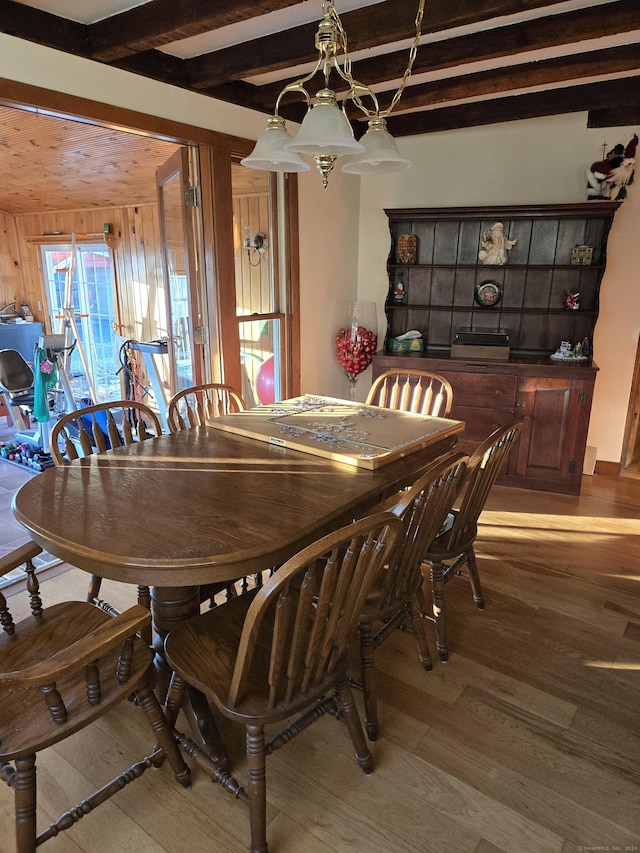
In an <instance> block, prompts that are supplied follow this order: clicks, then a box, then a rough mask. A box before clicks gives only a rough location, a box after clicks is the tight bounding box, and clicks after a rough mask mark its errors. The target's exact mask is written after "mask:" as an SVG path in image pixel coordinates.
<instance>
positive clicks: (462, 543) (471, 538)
mask: <svg viewBox="0 0 640 853" xmlns="http://www.w3.org/2000/svg"><path fill="white" fill-rule="evenodd" d="M451 514H452V515H453V516H454V517H455V511H454V512H453V513H451ZM477 536H478V525H477V524H473V525H472V526H471V527H470V528H469V531H468V535H467V536H466V537H465V538H464V539H457V540H456V542H455V545H452V544H451V533H450V529H447V530H446V531H445V532H444V533H440V534H438V536H436V538H435V539H434V540H433V542H432V543H431V545H430V546H429V551H428V553H427V554H426V556H425V560H427V561H429V560H441V561H442V562H444V563H446V562H447V561H448V560H455V559H456V557H459V556H460V554H464V552H465V551H467V550H468V549H469V548H471V546H472V545H473V543H474V542H475V540H476V538H477Z"/></svg>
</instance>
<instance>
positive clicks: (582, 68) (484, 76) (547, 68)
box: [347, 44, 640, 119]
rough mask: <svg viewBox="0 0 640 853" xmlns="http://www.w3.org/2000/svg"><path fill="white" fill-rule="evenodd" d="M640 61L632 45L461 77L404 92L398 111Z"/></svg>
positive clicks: (621, 68)
mask: <svg viewBox="0 0 640 853" xmlns="http://www.w3.org/2000/svg"><path fill="white" fill-rule="evenodd" d="M639 60H640V47H639V46H638V45H637V44H631V45H623V46H622V47H609V48H604V49H603V50H591V51H588V52H587V53H580V54H575V55H573V56H562V57H558V58H556V59H545V60H540V61H539V62H527V63H525V64H523V65H511V66H509V67H507V68H496V69H493V70H491V71H483V72H480V73H478V74H463V75H461V76H459V77H447V78H445V79H443V80H434V81H431V82H427V83H417V84H416V85H415V86H408V87H407V88H406V89H405V91H404V94H403V96H402V99H401V101H400V104H399V107H398V109H401V110H413V109H417V108H420V107H426V106H433V105H437V104H446V103H447V102H450V101H458V100H464V99H469V98H475V97H479V96H483V95H495V94H498V93H501V92H508V91H512V90H514V89H528V88H532V87H534V86H548V85H551V84H553V83H561V82H564V81H567V80H571V81H573V82H575V81H576V80H580V79H581V78H588V77H597V76H610V75H612V74H619V73H622V72H625V71H634V70H637V69H639V68H640V62H639ZM393 94H394V91H393V90H392V91H389V92H379V93H378V99H379V101H380V105H381V107H383V108H384V105H386V104H389V103H391V99H392V97H393ZM347 115H348V116H349V118H352V119H356V118H361V117H362V112H361V111H360V110H359V109H358V108H357V107H356V106H355V104H354V105H352V106H351V107H350V108H348V109H347Z"/></svg>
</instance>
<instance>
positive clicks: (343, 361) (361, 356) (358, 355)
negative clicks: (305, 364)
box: [334, 300, 378, 401]
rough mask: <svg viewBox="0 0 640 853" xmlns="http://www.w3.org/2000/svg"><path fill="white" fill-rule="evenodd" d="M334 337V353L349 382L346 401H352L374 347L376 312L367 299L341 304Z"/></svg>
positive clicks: (376, 329) (369, 362)
mask: <svg viewBox="0 0 640 853" xmlns="http://www.w3.org/2000/svg"><path fill="white" fill-rule="evenodd" d="M338 323H339V325H338V330H337V332H336V334H335V348H334V351H335V354H336V358H337V359H338V364H339V365H340V367H341V368H342V370H343V371H344V372H345V375H346V377H347V379H348V381H349V398H350V399H351V400H354V401H355V398H356V382H357V381H358V377H359V376H360V374H361V373H363V372H364V371H365V370H366V369H367V367H369V365H370V364H371V362H372V361H373V356H374V355H375V352H376V348H377V345H378V310H377V307H376V303H375V302H373V301H369V300H355V301H352V302H345V303H343V304H342V305H341V306H340V319H339V321H338Z"/></svg>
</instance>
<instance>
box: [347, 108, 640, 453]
mask: <svg viewBox="0 0 640 853" xmlns="http://www.w3.org/2000/svg"><path fill="white" fill-rule="evenodd" d="M586 125H587V115H586V113H575V114H571V115H565V116H556V117H551V118H545V119H532V120H528V121H516V122H507V123H504V124H501V125H492V126H487V127H478V128H469V129H467V130H458V131H448V132H444V133H434V134H429V135H425V136H422V137H410V138H406V139H400V140H399V147H400V150H401V153H402V154H403V155H404V156H406V157H407V158H408V159H409V160H411V161H412V164H413V165H412V167H411V168H410V169H408V170H407V171H405V172H400V173H396V174H391V175H384V176H379V177H377V178H371V177H367V178H363V179H362V186H361V202H360V239H359V246H360V263H359V270H358V293H359V296H360V298H365V297H366V296H368V297H369V298H374V299H376V301H377V302H378V305H379V317H380V323H381V322H382V319H383V315H382V306H383V305H384V300H385V296H386V292H387V277H386V273H385V265H386V261H387V255H388V252H389V247H390V238H389V231H388V227H387V221H386V217H385V215H384V209H385V208H402V207H456V206H465V207H472V206H474V205H493V204H496V205H499V204H552V203H556V204H558V203H565V202H566V203H569V202H581V201H586V179H585V169H586V168H587V166H589V165H590V164H591V163H593V162H594V161H596V160H599V159H601V152H602V145H603V143H604V142H605V141H606V143H607V148H611V147H612V146H613V145H614V144H616V143H618V142H621V143H623V144H624V145H626V144H627V142H629V140H630V139H631V138H632V136H633V134H634V132H637V128H606V129H588V128H587V126H586ZM636 178H637V180H636V183H634V185H633V186H631V187H630V188H629V191H628V192H629V195H628V198H627V200H626V201H625V202H624V203H623V204H622V207H621V208H620V210H618V212H617V213H616V216H615V220H614V224H613V228H612V230H611V234H610V238H609V245H608V262H607V270H606V273H605V277H604V280H603V283H602V290H601V301H600V315H599V319H598V324H597V331H596V335H595V341H594V350H595V360H596V362H597V363H598V365H599V367H600V373H599V374H598V379H597V382H596V391H595V399H594V406H593V411H592V417H591V425H590V430H589V439H588V441H589V444H591V445H594V446H596V447H597V448H598V455H597V458H598V459H599V460H607V461H614V462H618V461H620V457H621V451H622V439H623V432H624V426H625V419H626V415H627V406H628V401H629V392H630V385H631V379H632V373H633V367H634V361H635V353H636V346H637V343H638V335H639V333H640V294H639V285H640V273H639V272H638V271H639V270H640V169H637V170H636ZM592 203H593V204H597V202H592ZM381 331H382V330H381ZM380 337H381V339H382V337H383V336H382V334H381V335H380ZM363 382H364V380H363Z"/></svg>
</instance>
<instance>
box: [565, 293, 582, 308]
mask: <svg viewBox="0 0 640 853" xmlns="http://www.w3.org/2000/svg"><path fill="white" fill-rule="evenodd" d="M564 307H565V308H566V309H567V310H568V311H577V310H578V308H579V307H580V294H579V293H573V292H572V291H571V290H570V291H569V292H568V293H567V295H566V296H565V298H564Z"/></svg>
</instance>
